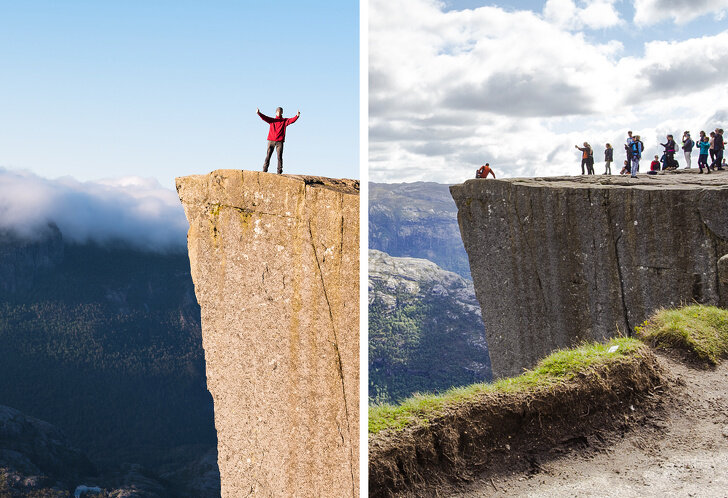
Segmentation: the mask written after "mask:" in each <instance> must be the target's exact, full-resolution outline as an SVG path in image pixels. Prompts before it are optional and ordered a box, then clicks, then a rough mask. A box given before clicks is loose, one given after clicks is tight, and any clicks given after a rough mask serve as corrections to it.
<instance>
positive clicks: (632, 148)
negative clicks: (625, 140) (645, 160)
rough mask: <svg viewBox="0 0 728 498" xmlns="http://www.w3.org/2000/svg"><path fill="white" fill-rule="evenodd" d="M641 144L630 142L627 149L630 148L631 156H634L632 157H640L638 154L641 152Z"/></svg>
mask: <svg viewBox="0 0 728 498" xmlns="http://www.w3.org/2000/svg"><path fill="white" fill-rule="evenodd" d="M641 143H642V142H638V141H636V140H635V141H634V142H632V143H631V144H630V146H629V147H630V152H632V156H634V157H640V155H641V154H640V153H641V152H642V151H641V150H640V144H641Z"/></svg>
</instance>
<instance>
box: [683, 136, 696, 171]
mask: <svg viewBox="0 0 728 498" xmlns="http://www.w3.org/2000/svg"><path fill="white" fill-rule="evenodd" d="M693 147H695V142H693V139H692V138H690V132H689V131H685V133H683V138H682V150H683V152H684V153H685V163H686V165H685V168H686V169H690V165H691V159H690V155H691V154H692V153H693Z"/></svg>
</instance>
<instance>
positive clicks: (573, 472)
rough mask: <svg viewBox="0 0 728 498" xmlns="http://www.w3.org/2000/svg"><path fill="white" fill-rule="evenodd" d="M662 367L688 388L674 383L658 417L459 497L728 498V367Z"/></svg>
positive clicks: (580, 443)
mask: <svg viewBox="0 0 728 498" xmlns="http://www.w3.org/2000/svg"><path fill="white" fill-rule="evenodd" d="M660 362H661V363H662V364H663V365H664V366H665V367H666V369H667V370H668V371H669V372H671V375H672V376H673V377H675V378H677V379H679V380H678V383H683V384H684V385H671V386H670V388H669V389H668V390H669V391H670V392H671V394H670V396H669V397H668V399H667V400H666V401H665V402H664V403H663V404H662V407H661V408H660V409H659V410H658V411H657V412H655V413H649V414H644V415H639V414H636V419H637V420H636V421H635V420H633V421H632V422H631V423H628V424H625V427H624V430H623V431H621V432H618V433H611V434H595V435H593V436H590V437H588V438H581V439H579V440H577V441H569V442H565V443H564V444H563V445H561V446H560V447H556V448H553V450H552V451H550V452H549V454H546V455H529V456H528V457H527V458H528V460H529V461H531V470H530V471H529V472H525V473H524V472H518V473H514V474H512V475H507V476H502V475H501V476H492V477H491V476H488V475H487V474H484V475H481V476H480V477H479V478H478V479H477V480H476V482H474V483H472V484H470V485H469V486H468V487H467V488H465V489H464V490H463V491H461V492H459V493H456V494H454V495H452V496H461V497H479V496H533V497H546V496H548V497H552V496H578V497H583V496H620V497H625V496H664V497H667V496H699V497H704V496H720V497H728V362H724V363H723V364H722V365H721V366H719V367H718V368H717V369H715V370H696V369H693V368H691V367H687V366H685V365H684V364H682V363H679V362H677V361H675V360H672V359H669V358H666V357H664V356H661V357H660ZM680 381H682V382H680Z"/></svg>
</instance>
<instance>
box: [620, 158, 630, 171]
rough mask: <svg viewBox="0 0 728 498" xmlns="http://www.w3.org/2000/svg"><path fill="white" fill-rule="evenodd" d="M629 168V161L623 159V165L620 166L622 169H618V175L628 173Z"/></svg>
mask: <svg viewBox="0 0 728 498" xmlns="http://www.w3.org/2000/svg"><path fill="white" fill-rule="evenodd" d="M629 169H630V168H629V161H628V160H625V161H624V166H622V169H621V170H620V171H619V174H620V175H626V174H629Z"/></svg>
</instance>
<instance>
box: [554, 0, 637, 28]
mask: <svg viewBox="0 0 728 498" xmlns="http://www.w3.org/2000/svg"><path fill="white" fill-rule="evenodd" d="M615 3H616V0H587V1H583V2H581V4H582V5H583V6H577V5H576V3H575V2H574V1H573V0H547V2H546V3H545V4H544V8H543V16H544V18H545V19H546V20H547V21H549V22H551V23H553V24H556V25H557V26H559V27H560V28H562V29H567V30H580V29H583V28H590V29H602V28H612V27H614V26H617V25H619V24H621V23H622V22H623V21H622V18H621V17H620V16H619V11H618V10H617V8H616V7H615V6H614V4H615Z"/></svg>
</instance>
